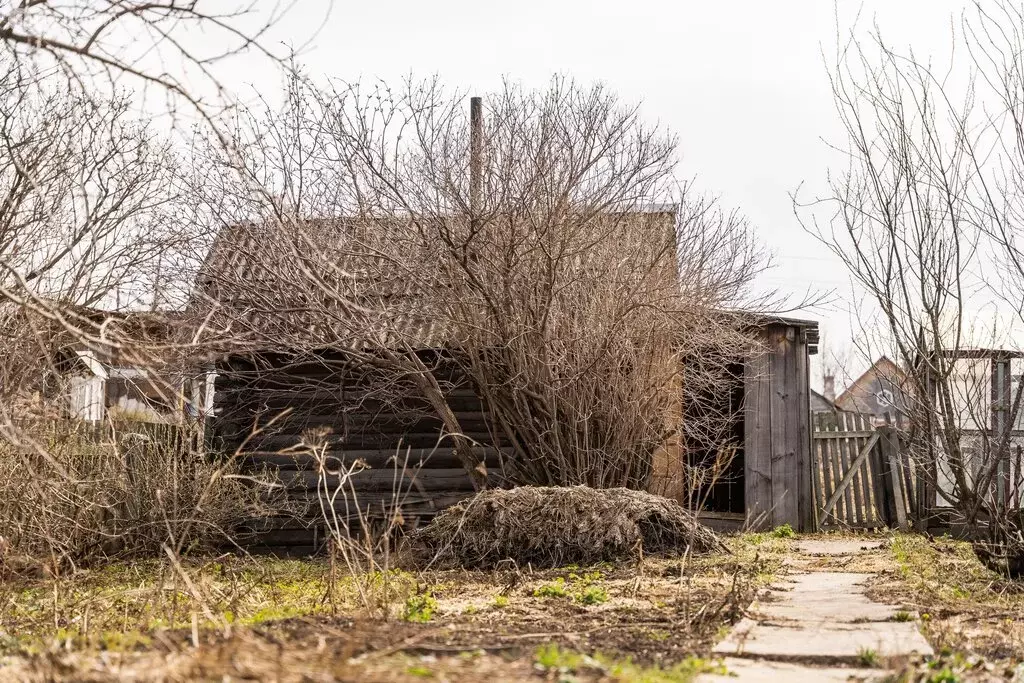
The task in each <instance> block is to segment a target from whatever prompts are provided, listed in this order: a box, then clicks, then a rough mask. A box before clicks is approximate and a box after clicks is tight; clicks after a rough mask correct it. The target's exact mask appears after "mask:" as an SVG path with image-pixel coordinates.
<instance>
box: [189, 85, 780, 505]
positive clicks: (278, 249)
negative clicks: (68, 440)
mask: <svg viewBox="0 0 1024 683" xmlns="http://www.w3.org/2000/svg"><path fill="white" fill-rule="evenodd" d="M288 95H289V97H288V102H289V103H288V106H287V107H286V110H285V111H284V112H283V113H282V114H279V115H277V114H273V113H271V114H268V115H266V116H263V115H262V114H257V113H252V114H250V119H249V121H248V125H247V126H244V127H243V130H242V133H241V140H240V141H239V143H238V144H237V145H236V147H237V148H238V149H244V150H247V151H248V152H249V153H248V156H247V157H246V163H245V164H244V170H243V179H242V180H243V181H244V182H239V180H238V179H237V178H236V177H235V176H234V174H233V173H230V172H227V173H221V174H218V173H216V172H211V173H204V174H203V175H202V179H203V182H202V184H201V185H200V186H199V187H197V190H198V191H201V192H204V193H205V196H206V197H208V199H207V201H206V207H207V209H208V220H209V221H210V222H211V223H212V224H218V223H219V224H221V225H229V226H241V228H235V227H232V228H231V230H232V231H233V232H235V233H236V234H237V233H238V232H241V233H244V235H245V238H244V239H242V240H239V241H235V240H228V241H227V244H228V245H230V247H229V249H228V250H227V251H228V252H229V253H231V254H233V255H235V256H236V258H235V259H234V260H233V261H232V266H231V267H219V266H218V267H209V266H210V264H207V268H206V269H205V270H204V271H203V280H204V282H205V283H206V289H205V292H204V293H205V299H204V301H203V303H204V304H205V306H206V307H207V308H206V309H205V310H210V311H211V316H212V317H211V320H212V321H214V322H213V324H212V325H211V327H215V328H218V329H225V330H231V332H232V334H233V335H234V337H233V339H232V344H234V345H235V346H234V348H235V349H243V348H251V349H255V348H263V349H268V348H269V349H270V350H274V351H284V350H296V349H298V350H312V349H315V348H341V349H344V350H345V351H346V352H347V353H349V354H350V355H351V357H352V358H353V359H354V360H357V361H360V362H364V363H367V364H371V365H374V366H376V367H381V368H389V369H390V371H391V372H393V373H394V374H395V376H396V377H402V378H405V379H408V380H411V381H413V382H415V383H416V385H417V388H418V390H419V391H420V392H421V393H422V395H423V396H424V397H425V398H426V399H427V400H428V401H429V402H430V404H431V406H432V407H433V409H434V410H435V411H436V412H437V414H438V415H439V416H440V417H441V418H442V420H443V422H444V425H445V429H446V432H447V433H448V435H449V438H451V439H452V442H453V443H454V445H455V447H456V450H457V452H458V453H459V454H460V459H461V460H462V462H463V465H464V466H465V468H466V469H467V470H468V471H469V472H470V473H471V476H472V477H473V478H474V481H475V483H476V484H477V486H478V488H479V487H482V486H484V485H486V483H487V479H486V476H485V475H486V472H485V470H484V468H483V463H481V462H479V460H478V458H475V457H474V456H473V454H472V453H470V451H469V448H470V447H471V446H472V444H471V443H469V442H468V440H467V439H465V438H464V437H463V436H462V435H464V434H465V430H464V429H462V427H461V425H460V424H459V421H458V417H457V415H456V414H455V411H452V410H451V409H450V407H449V406H448V405H447V403H446V401H445V397H444V391H442V390H441V389H442V388H441V387H439V386H438V385H437V384H436V382H435V381H434V380H432V379H431V378H432V373H431V372H430V368H429V367H428V366H427V365H425V364H424V363H423V362H421V361H422V359H421V356H420V355H419V354H418V352H419V351H421V350H423V349H424V348H427V349H441V350H443V355H444V357H445V358H446V359H447V360H448V361H449V362H453V363H456V364H458V365H459V366H460V367H461V369H462V371H463V373H464V374H465V376H467V377H469V378H471V379H472V381H473V384H474V386H475V387H476V388H477V389H478V391H479V392H480V394H481V395H482V396H483V398H484V399H485V401H486V404H487V406H488V410H489V417H490V419H491V422H492V424H493V425H494V427H495V430H496V431H497V432H498V433H499V434H501V436H502V437H503V438H504V439H507V440H508V442H509V443H511V444H512V446H511V452H510V454H506V455H504V457H503V461H502V463H501V467H502V474H503V476H504V478H505V479H506V480H507V481H509V482H512V483H533V484H546V485H569V484H590V485H593V486H597V487H607V486H620V485H621V486H630V487H634V488H643V487H644V486H646V485H647V484H648V483H649V480H650V474H651V468H652V463H653V459H654V456H655V453H656V452H658V451H659V450H660V449H663V448H666V447H672V445H673V444H674V443H676V444H677V443H678V440H679V438H680V433H681V429H682V418H681V415H682V404H683V400H681V396H682V395H687V394H692V395H693V396H694V397H698V396H700V397H703V396H705V395H706V392H707V391H708V390H709V389H710V388H711V387H713V386H714V385H715V383H716V382H717V381H719V380H720V379H721V377H722V375H721V374H720V373H722V372H724V371H725V369H726V366H727V363H726V362H725V360H724V359H725V358H726V357H729V358H734V357H735V356H737V355H741V354H742V353H745V352H746V351H748V350H749V349H751V348H752V344H751V342H750V339H749V337H748V336H747V335H746V334H745V327H744V324H743V322H742V317H741V316H727V315H723V314H722V309H728V308H731V307H734V306H737V305H740V304H742V303H748V304H749V303H751V296H750V286H751V282H752V280H753V277H754V276H755V275H756V273H757V272H759V270H760V269H761V268H762V267H763V266H764V265H765V263H766V260H765V258H764V255H763V253H762V252H761V251H760V249H759V247H758V245H757V242H756V241H755V240H754V239H753V236H752V232H751V229H750V226H749V225H748V224H747V222H746V221H745V220H744V219H743V218H742V217H741V216H739V215H737V214H734V213H729V212H724V211H722V210H721V209H720V208H719V207H718V206H717V204H716V203H715V202H713V201H708V200H704V199H699V198H697V197H695V196H694V194H693V193H692V192H691V191H689V190H688V189H687V188H680V187H679V185H678V184H677V183H676V182H675V180H674V176H673V172H674V163H675V147H676V142H675V139H674V138H673V137H672V136H671V135H669V134H667V133H666V132H664V131H663V130H661V129H660V128H658V127H656V126H654V127H652V126H648V125H646V124H645V123H644V122H643V121H642V120H641V117H640V114H639V112H638V110H637V109H636V108H633V107H627V106H624V105H623V104H622V103H621V102H619V100H618V99H617V98H616V97H615V96H614V95H613V94H611V93H610V92H608V91H607V90H606V89H604V88H602V87H594V88H587V87H584V86H581V85H579V84H576V83H573V82H570V81H567V80H560V79H558V80H555V81H554V82H553V83H552V85H551V87H550V88H548V89H545V90H542V91H535V92H534V91H524V90H522V89H521V88H519V87H518V86H516V85H514V84H508V85H507V86H506V87H505V88H504V89H503V90H501V91H499V92H497V93H494V94H492V95H490V96H488V97H487V98H485V101H486V104H487V106H486V113H485V116H484V119H485V125H483V127H482V131H481V138H480V144H479V146H480V149H481V157H480V162H479V172H480V175H479V182H478V183H475V184H474V183H471V182H470V173H469V170H470V169H469V166H470V161H469V152H470V147H471V144H470V137H471V136H470V128H471V126H470V120H469V116H468V115H467V112H466V106H465V104H466V102H465V99H464V98H462V97H461V96H457V95H456V96H450V95H448V94H446V93H445V92H444V91H443V90H442V89H441V88H440V86H439V85H438V84H436V83H430V82H428V83H413V84H409V85H408V86H407V87H405V88H402V89H398V90H394V91H392V90H389V89H387V88H386V87H384V86H381V87H379V88H377V89H371V90H370V91H367V90H365V89H364V88H362V87H361V86H359V85H344V84H342V85H339V86H337V87H334V88H328V89H321V88H318V87H316V86H314V85H312V84H310V83H309V82H308V81H306V80H304V79H301V78H296V79H294V80H293V81H292V82H291V83H290V84H289V90H288ZM214 149H215V148H214ZM210 165H211V167H213V168H220V169H227V170H229V171H230V170H231V169H230V164H228V163H227V159H226V158H221V159H214V160H213V163H211V164H210ZM241 264H244V265H241ZM246 268H249V270H248V272H245V269H246ZM243 340H244V341H246V342H247V343H248V346H247V347H246V346H242V345H241V343H240V342H242V341H243ZM714 353H718V354H719V355H720V356H721V357H722V358H723V362H722V363H710V362H709V363H706V364H704V365H701V366H697V365H693V366H692V367H687V369H686V370H685V371H684V370H683V367H684V359H686V358H687V357H688V356H695V355H711V354H714ZM731 417H732V416H731V415H723V414H721V413H717V414H712V411H707V412H706V413H705V415H704V416H703V418H704V419H705V421H706V422H707V423H708V424H707V425H706V426H705V427H703V428H702V427H700V426H699V425H698V424H697V422H698V420H697V418H696V417H695V416H691V421H690V425H689V426H688V429H692V430H693V432H694V433H703V434H704V435H705V436H706V437H707V438H708V439H709V440H710V439H713V438H714V437H713V436H711V435H713V434H715V433H716V427H715V426H713V425H712V423H716V424H718V423H721V424H725V423H726V422H727V421H728V420H729V419H730V418H731Z"/></svg>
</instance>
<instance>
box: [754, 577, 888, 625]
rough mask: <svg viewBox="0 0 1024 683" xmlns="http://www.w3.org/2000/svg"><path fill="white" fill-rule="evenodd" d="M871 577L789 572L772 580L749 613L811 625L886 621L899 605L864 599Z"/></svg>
mask: <svg viewBox="0 0 1024 683" xmlns="http://www.w3.org/2000/svg"><path fill="white" fill-rule="evenodd" d="M873 578H874V574H862V573H857V572H807V573H804V574H791V575H790V576H787V577H786V578H785V579H783V580H781V581H778V582H776V583H775V584H774V585H773V586H772V589H771V590H770V591H769V592H768V594H767V595H766V596H765V597H763V598H762V599H761V600H759V601H758V602H757V603H755V604H754V605H753V606H752V607H751V610H750V612H751V614H752V615H754V616H757V617H760V618H762V619H764V620H768V621H778V620H788V621H801V622H812V623H815V624H817V623H819V622H825V623H837V622H840V623H854V622H866V621H889V620H891V619H892V618H893V616H894V615H895V614H896V612H898V611H899V606H897V605H884V604H881V603H877V602H874V601H872V600H869V599H868V597H867V595H865V591H866V590H867V588H868V586H869V585H870V582H871V580H872V579H873Z"/></svg>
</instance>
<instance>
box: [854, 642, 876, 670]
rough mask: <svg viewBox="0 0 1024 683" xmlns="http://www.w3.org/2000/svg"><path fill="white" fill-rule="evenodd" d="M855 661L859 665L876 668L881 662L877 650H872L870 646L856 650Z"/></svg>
mask: <svg viewBox="0 0 1024 683" xmlns="http://www.w3.org/2000/svg"><path fill="white" fill-rule="evenodd" d="M857 663H858V664H860V665H861V666H864V667H868V668H870V669H875V668H878V666H880V665H881V663H882V662H881V659H879V657H878V653H877V652H875V651H874V650H872V649H871V648H870V647H862V648H861V649H860V650H858V652H857Z"/></svg>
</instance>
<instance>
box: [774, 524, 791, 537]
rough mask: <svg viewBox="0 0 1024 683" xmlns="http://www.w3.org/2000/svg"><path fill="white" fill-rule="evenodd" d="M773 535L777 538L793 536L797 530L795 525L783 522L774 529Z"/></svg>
mask: <svg viewBox="0 0 1024 683" xmlns="http://www.w3.org/2000/svg"><path fill="white" fill-rule="evenodd" d="M772 536H774V537H775V538H793V537H794V536H796V532H795V531H793V527H792V526H790V525H789V524H783V525H781V526H777V527H775V528H774V529H773V530H772Z"/></svg>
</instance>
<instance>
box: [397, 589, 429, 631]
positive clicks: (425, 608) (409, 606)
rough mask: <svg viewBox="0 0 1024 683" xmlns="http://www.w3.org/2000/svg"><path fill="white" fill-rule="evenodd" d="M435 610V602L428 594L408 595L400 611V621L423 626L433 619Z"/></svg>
mask: <svg viewBox="0 0 1024 683" xmlns="http://www.w3.org/2000/svg"><path fill="white" fill-rule="evenodd" d="M436 609H437V600H435V599H434V597H433V596H432V595H430V594H428V593H421V594H419V595H410V596H409V597H408V598H407V599H406V601H405V609H404V610H403V611H402V619H403V620H405V621H412V622H416V623H418V624H423V623H426V622H428V621H430V620H431V619H433V618H434V610H436Z"/></svg>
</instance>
